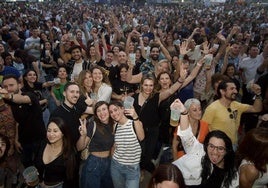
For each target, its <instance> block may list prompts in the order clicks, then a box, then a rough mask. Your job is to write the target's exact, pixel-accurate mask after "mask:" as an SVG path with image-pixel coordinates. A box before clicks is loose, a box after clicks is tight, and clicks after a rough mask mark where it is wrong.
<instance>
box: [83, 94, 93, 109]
mask: <svg viewBox="0 0 268 188" xmlns="http://www.w3.org/2000/svg"><path fill="white" fill-rule="evenodd" d="M85 103H86V104H87V105H88V106H91V105H93V103H94V100H93V99H91V98H90V97H89V95H88V93H86V100H85Z"/></svg>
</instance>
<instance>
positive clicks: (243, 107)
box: [202, 80, 262, 150]
mask: <svg viewBox="0 0 268 188" xmlns="http://www.w3.org/2000/svg"><path fill="white" fill-rule="evenodd" d="M251 90H252V92H253V93H254V94H255V101H254V104H253V105H249V104H243V103H240V102H237V101H235V100H236V95H237V93H238V92H237V89H236V86H235V83H234V82H233V81H231V80H227V81H222V82H221V83H220V84H219V86H218V89H217V94H218V96H219V97H220V98H219V99H218V100H216V101H214V102H213V103H211V104H210V105H209V106H208V107H207V108H206V110H205V113H204V116H203V118H202V120H204V121H206V122H208V125H209V130H210V131H213V130H221V131H223V132H225V133H226V134H227V135H228V137H229V138H230V139H231V140H232V143H233V148H234V149H235V150H236V147H237V141H238V139H237V133H238V128H239V125H240V117H241V115H242V113H245V112H247V113H257V112H260V111H261V110H262V97H261V87H260V86H259V85H257V84H253V85H252V87H251Z"/></svg>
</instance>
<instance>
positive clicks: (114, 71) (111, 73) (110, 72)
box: [98, 60, 119, 83]
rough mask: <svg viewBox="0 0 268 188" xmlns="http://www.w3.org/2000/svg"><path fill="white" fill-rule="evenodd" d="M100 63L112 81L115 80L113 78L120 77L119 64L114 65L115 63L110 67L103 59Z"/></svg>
mask: <svg viewBox="0 0 268 188" xmlns="http://www.w3.org/2000/svg"><path fill="white" fill-rule="evenodd" d="M98 65H99V66H101V67H103V68H104V69H105V70H106V71H107V75H108V78H109V80H110V82H111V83H112V82H113V80H115V79H117V78H119V74H118V72H119V70H118V68H117V66H115V67H114V66H113V65H111V66H110V67H108V66H106V65H105V61H103V60H101V61H100V62H98Z"/></svg>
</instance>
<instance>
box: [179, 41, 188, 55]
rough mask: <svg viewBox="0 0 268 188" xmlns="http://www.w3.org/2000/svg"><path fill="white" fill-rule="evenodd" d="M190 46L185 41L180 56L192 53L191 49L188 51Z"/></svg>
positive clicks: (181, 46)
mask: <svg viewBox="0 0 268 188" xmlns="http://www.w3.org/2000/svg"><path fill="white" fill-rule="evenodd" d="M188 44H189V43H188V42H187V41H184V42H182V43H181V45H180V54H181V55H186V54H187V53H188V52H190V49H188V50H187V48H188Z"/></svg>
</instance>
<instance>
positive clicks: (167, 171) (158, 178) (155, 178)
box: [148, 164, 186, 188]
mask: <svg viewBox="0 0 268 188" xmlns="http://www.w3.org/2000/svg"><path fill="white" fill-rule="evenodd" d="M163 181H173V182H174V183H176V184H177V185H178V186H179V188H186V186H185V183H184V179H183V176H182V173H181V171H180V170H179V168H178V167H177V166H175V165H173V164H161V165H159V167H158V168H157V169H156V170H155V171H154V173H153V175H152V178H151V180H150V183H149V185H148V188H154V187H155V186H156V185H157V184H158V183H162V182H163Z"/></svg>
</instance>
